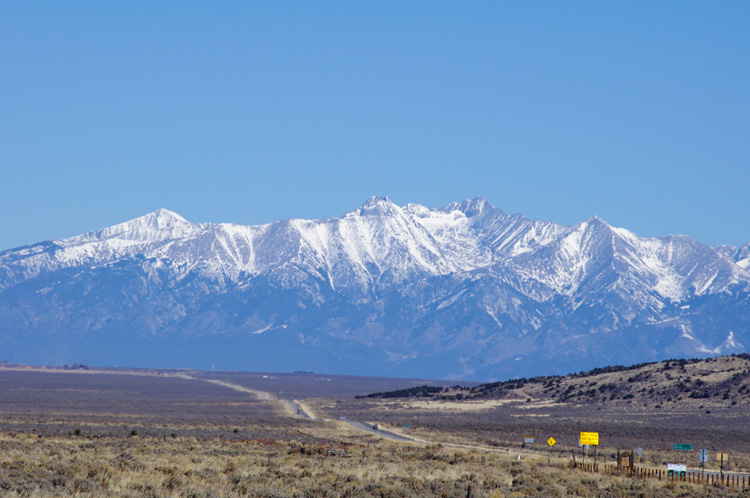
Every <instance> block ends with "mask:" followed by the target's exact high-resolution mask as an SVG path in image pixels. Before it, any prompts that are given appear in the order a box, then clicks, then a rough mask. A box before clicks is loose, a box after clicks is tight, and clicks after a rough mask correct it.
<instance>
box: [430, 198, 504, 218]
mask: <svg viewBox="0 0 750 498" xmlns="http://www.w3.org/2000/svg"><path fill="white" fill-rule="evenodd" d="M491 210H497V208H496V207H495V206H493V205H492V204H491V203H490V202H489V201H488V200H487V199H485V198H484V197H481V196H478V197H474V198H473V199H466V200H464V201H462V202H451V203H450V204H447V205H445V206H443V207H442V208H440V211H443V212H445V213H450V212H452V211H461V212H462V213H464V214H465V215H466V216H467V217H468V218H472V217H474V216H477V215H479V214H482V213H484V212H486V211H491Z"/></svg>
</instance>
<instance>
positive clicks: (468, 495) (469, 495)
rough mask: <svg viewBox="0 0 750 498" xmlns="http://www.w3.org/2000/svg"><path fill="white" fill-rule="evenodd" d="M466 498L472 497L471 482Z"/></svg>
mask: <svg viewBox="0 0 750 498" xmlns="http://www.w3.org/2000/svg"><path fill="white" fill-rule="evenodd" d="M466 498H471V484H469V490H468V491H467V492H466Z"/></svg>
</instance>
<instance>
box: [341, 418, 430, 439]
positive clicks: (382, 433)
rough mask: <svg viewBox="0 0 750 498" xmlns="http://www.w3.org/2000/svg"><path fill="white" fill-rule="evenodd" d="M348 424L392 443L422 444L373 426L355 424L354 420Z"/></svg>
mask: <svg viewBox="0 0 750 498" xmlns="http://www.w3.org/2000/svg"><path fill="white" fill-rule="evenodd" d="M348 423H349V425H351V426H352V427H356V428H357V429H360V430H362V431H366V432H369V433H370V434H375V435H376V436H380V437H382V438H384V439H390V440H391V441H405V442H409V443H418V442H420V441H417V440H416V439H413V438H410V437H409V436H402V435H401V434H396V433H395V432H390V431H386V430H383V429H373V428H372V425H371V424H365V423H362V422H354V421H353V420H349V421H348Z"/></svg>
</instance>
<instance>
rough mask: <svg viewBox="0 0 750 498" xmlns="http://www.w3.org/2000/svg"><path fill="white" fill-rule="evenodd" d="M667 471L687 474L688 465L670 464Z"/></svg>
mask: <svg viewBox="0 0 750 498" xmlns="http://www.w3.org/2000/svg"><path fill="white" fill-rule="evenodd" d="M667 470H671V471H674V472H687V465H680V464H678V463H668V464H667Z"/></svg>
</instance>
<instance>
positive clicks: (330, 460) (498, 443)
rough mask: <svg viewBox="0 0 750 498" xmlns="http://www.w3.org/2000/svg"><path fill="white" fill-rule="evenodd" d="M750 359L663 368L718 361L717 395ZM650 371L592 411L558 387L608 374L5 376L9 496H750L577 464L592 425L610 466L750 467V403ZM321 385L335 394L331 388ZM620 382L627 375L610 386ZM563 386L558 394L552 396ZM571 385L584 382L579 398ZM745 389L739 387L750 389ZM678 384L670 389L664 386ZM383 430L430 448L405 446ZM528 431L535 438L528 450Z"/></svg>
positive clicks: (3, 485) (2, 399)
mask: <svg viewBox="0 0 750 498" xmlns="http://www.w3.org/2000/svg"><path fill="white" fill-rule="evenodd" d="M739 366H740V364H738V363H736V362H735V360H732V359H728V360H726V361H725V360H721V361H717V362H716V363H715V364H714V365H713V366H712V365H711V364H710V363H709V364H703V365H702V367H701V366H700V365H699V364H697V363H696V364H686V365H684V367H685V369H686V372H681V367H680V365H679V364H678V365H677V366H675V367H672V366H670V367H669V368H667V369H666V370H664V369H663V365H661V366H659V364H656V366H649V367H648V368H649V369H651V370H653V372H652V373H651V376H650V378H651V379H652V380H653V379H656V380H658V381H659V382H661V380H659V379H660V378H661V377H660V376H661V375H662V374H666V373H668V372H670V371H673V372H674V373H677V374H678V375H676V376H675V377H674V378H675V379H677V378H679V377H680V376H682V377H683V379H684V376H685V375H689V376H690V377H695V376H696V375H699V374H697V373H693V371H691V370H689V369H690V368H696V369H698V368H703V369H704V370H700V372H702V373H703V374H705V378H707V379H708V378H710V377H711V376H714V377H713V378H714V379H715V380H714V381H711V382H708V381H705V384H703V385H701V387H703V388H705V389H713V387H712V386H715V385H717V382H718V383H721V382H726V380H727V379H732V378H733V376H735V375H736V374H737V373H738V371H742V370H737V369H738V368H739ZM714 367H719V368H714ZM673 369H674V370H673ZM638 373H639V372H636V371H621V372H606V373H599V374H597V375H609V376H622V377H623V380H622V384H625V385H626V387H627V388H632V389H631V390H630V391H624V390H623V391H622V396H625V397H626V398H625V399H621V398H619V397H616V398H615V399H612V400H610V399H609V397H610V396H607V400H606V402H604V401H603V400H601V399H600V400H599V401H598V402H589V400H588V395H585V394H584V396H583V397H581V399H580V401H579V400H578V398H577V397H576V396H568V397H567V398H566V399H560V396H559V395H557V394H553V395H549V394H550V392H553V393H554V391H555V389H557V390H558V391H562V392H569V391H570V392H575V393H577V392H578V391H579V390H582V389H581V388H582V387H583V386H590V385H591V384H592V383H593V382H596V383H597V384H600V383H602V382H603V380H601V379H599V380H595V379H594V378H593V377H591V376H579V377H567V378H562V379H561V381H560V382H559V384H560V387H557V384H558V382H557V381H556V380H555V381H554V382H553V383H551V384H550V383H549V379H547V380H545V381H544V382H523V383H522V384H523V385H522V386H521V387H520V388H519V387H517V384H518V382H515V383H514V386H513V388H512V389H510V388H509V386H508V385H504V387H503V394H502V395H499V394H498V393H495V394H494V395H492V396H488V397H478V396H476V397H472V398H471V399H461V398H458V397H457V396H456V394H459V393H461V392H470V391H471V389H474V393H477V392H478V390H477V388H476V386H469V387H467V388H466V389H467V390H468V391H466V390H464V389H460V388H449V389H448V390H447V391H443V390H442V387H445V386H442V387H441V389H440V392H441V393H445V394H447V395H449V396H452V398H451V399H448V398H447V397H446V399H434V398H432V397H425V396H423V397H409V398H391V397H374V398H362V399H355V398H354V397H353V394H354V393H361V392H368V390H367V387H368V385H369V386H370V387H375V389H371V390H370V392H372V391H377V390H379V389H378V387H380V386H390V385H395V387H396V388H397V389H403V388H412V387H414V384H413V381H406V382H404V381H393V380H383V381H381V382H380V383H377V382H376V383H373V384H371V385H370V384H368V382H372V380H363V379H359V380H358V379H356V378H346V379H343V380H342V384H341V386H342V387H341V389H340V390H338V391H337V388H336V383H337V380H338V379H337V378H336V377H330V379H331V380H329V381H320V380H315V379H316V378H319V376H315V375H311V374H294V375H292V374H290V383H289V384H284V383H283V382H282V380H279V377H277V378H276V379H268V378H263V377H262V375H260V374H259V376H256V377H253V375H255V374H246V375H242V374H219V373H207V372H204V373H196V372H191V373H190V375H189V376H188V377H186V376H185V375H186V374H185V373H179V374H180V375H183V377H180V376H178V375H176V374H175V372H145V371H113V372H101V371H99V372H97V371H89V372H49V371H47V372H43V371H38V370H34V371H20V370H17V369H0V497H6V496H8V497H10V496H13V497H15V496H32V497H51V496H63V497H66V496H80V497H87V496H92V497H93V496H130V497H157V496H163V497H225V496H226V497H235V496H252V497H264V496H268V497H300V498H302V497H318V496H320V497H347V496H348V497H360V496H361V497H404V498H407V497H422V496H424V497H428V496H429V497H434V496H439V497H461V498H463V497H466V496H468V495H469V492H471V496H472V497H493V498H499V497H521V496H544V497H547V496H549V497H567V496H579V497H701V496H709V497H740V496H744V497H750V490H748V489H745V490H743V489H738V488H727V487H725V486H723V485H706V484H693V483H688V482H672V481H667V480H657V479H638V478H630V477H627V476H626V475H622V474H619V473H608V472H604V471H600V472H598V473H592V472H584V471H581V470H579V469H575V468H571V465H570V464H571V460H572V457H573V454H575V455H576V459H577V460H578V461H580V459H581V449H580V448H579V447H578V444H577V438H578V434H579V432H580V431H596V432H599V433H600V439H601V445H600V446H599V448H598V450H597V461H598V462H600V463H603V462H610V463H611V462H613V461H614V457H615V455H616V452H617V450H631V449H635V448H636V447H639V446H640V447H643V448H644V454H643V461H642V464H643V465H644V466H648V467H655V468H664V466H665V464H666V463H684V462H685V461H686V460H687V461H688V463H689V465H690V466H691V467H696V466H697V461H695V460H696V459H697V457H696V455H697V449H698V448H704V447H705V448H708V449H709V450H710V452H711V455H712V461H711V462H709V467H711V468H716V467H718V464H717V463H716V462H715V459H713V457H714V455H715V452H716V451H727V452H729V456H730V458H729V461H728V463H727V466H726V470H732V471H741V472H747V471H748V470H750V428H749V427H750V423H749V421H748V412H747V406H748V405H747V403H746V401H745V400H744V399H739V398H736V397H735V399H732V397H731V396H732V393H733V392H734V391H730V396H729V397H728V398H727V399H723V394H722V395H721V396H710V397H708V398H701V399H700V400H698V399H697V398H690V401H689V402H688V403H684V404H679V403H677V404H667V403H668V402H665V401H666V400H663V401H662V402H661V403H659V401H660V400H657V399H653V400H651V401H650V402H649V401H647V400H646V398H645V397H644V398H643V399H639V398H636V396H633V397H628V394H629V393H630V392H633V391H632V390H635V392H638V393H644V395H645V394H648V391H649V390H650V389H651V388H652V387H653V388H654V391H653V392H652V393H651V395H652V396H653V395H654V392H656V391H657V388H656V387H654V386H649V385H648V384H644V385H638V383H637V382H636V381H631V382H628V378H630V377H632V376H633V375H638ZM671 375H673V374H671ZM644 376H645V375H643V376H641V377H644ZM189 377H192V378H189ZM201 377H205V378H206V379H207V380H222V382H231V381H237V382H236V384H238V385H244V386H246V387H249V388H251V389H256V390H260V388H261V387H263V384H262V383H263V382H264V381H268V380H272V381H273V382H275V384H273V385H274V387H275V388H276V389H274V390H275V391H276V392H275V393H272V394H274V397H273V398H279V397H280V396H281V395H283V394H284V391H286V392H287V393H289V394H292V393H294V394H292V396H293V397H298V398H306V399H305V400H304V403H303V405H304V406H305V407H309V408H311V409H312V412H314V414H315V416H317V417H319V419H317V420H308V419H304V418H299V417H296V416H295V414H294V413H293V412H291V411H290V410H289V408H288V406H287V405H286V404H285V403H282V402H281V401H279V400H277V399H273V398H269V400H268V401H266V402H264V401H262V400H261V399H258V397H257V396H255V395H252V394H249V393H248V392H242V391H238V390H235V389H229V388H227V387H225V386H221V385H217V384H215V383H211V382H205V381H203V380H201ZM325 378H329V377H325ZM683 379H680V380H678V382H680V381H681V380H683ZM641 380H643V379H641ZM734 380H737V377H734ZM321 382H323V384H322V385H323V386H324V387H315V386H316V385H320V384H318V383H321ZM617 382H619V378H618V377H613V378H611V379H609V378H608V380H607V382H606V383H605V384H610V383H617ZM638 382H640V381H638ZM305 383H309V384H312V386H313V387H310V388H306V386H305ZM545 383H546V384H547V387H544V385H545ZM550 385H553V386H555V389H552V390H550V391H548V392H547V393H544V390H545V389H548V387H549V386H550ZM568 385H575V386H580V387H575V388H574V389H573V390H572V391H571V390H569V387H567V386H568ZM742 385H744V384H743V382H739V383H738V384H737V385H734V384H733V387H732V389H733V390H740V389H742V392H745V389H744V388H742V387H741V386H742ZM671 388H672V386H670V385H669V383H663V385H662V387H661V388H659V389H663V390H665V392H666V391H669V389H671ZM316 389H317V390H316ZM519 389H522V391H519ZM608 389H609V388H608ZM618 389H619V388H618ZM643 389H645V391H643ZM480 390H481V389H480ZM485 390H486V389H485ZM305 392H311V393H314V397H309V396H303V394H304V393H305ZM691 392H692V391H691ZM712 392H713V391H712ZM337 393H338V394H337ZM342 393H345V394H342ZM584 393H585V391H584ZM323 394H325V396H323ZM467 397H468V396H467ZM462 398H463V397H462ZM734 400H736V401H737V402H736V403H734V404H732V403H731V401H734ZM693 401H698V403H697V404H695V403H693ZM649 403H651V404H649ZM708 403H712V404H710V405H709V404H708ZM656 404H661V406H660V407H658V408H656V406H655V405H656ZM694 404H695V406H693V405H694ZM709 406H710V408H707V407H709ZM707 411H710V412H711V413H706V412H707ZM342 417H343V418H344V420H341V418H342ZM347 418H351V419H353V420H357V421H362V422H369V423H371V424H378V425H379V426H380V431H374V432H365V431H362V430H359V429H357V428H355V427H353V426H352V425H350V424H348V423H347V422H346V419H347ZM406 425H408V426H409V427H408V428H407V427H405V426H406ZM382 429H389V430H393V431H394V432H400V433H403V434H406V435H409V436H410V437H413V438H414V439H415V442H409V443H405V442H393V441H389V440H387V439H386V438H384V437H383V433H382ZM525 436H526V437H528V436H533V437H534V438H535V442H534V443H533V444H526V443H524V439H523V438H524V437H525ZM550 436H552V437H554V438H555V439H556V440H557V441H558V442H557V444H555V446H554V447H553V448H551V449H550V448H549V446H548V445H547V444H546V442H545V441H546V440H547V438H549V437H550ZM677 442H679V443H690V444H693V448H694V451H692V452H676V451H674V450H673V449H672V444H673V443H677ZM519 457H520V460H519ZM592 457H593V455H590V456H589V460H588V461H591V458H592Z"/></svg>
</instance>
